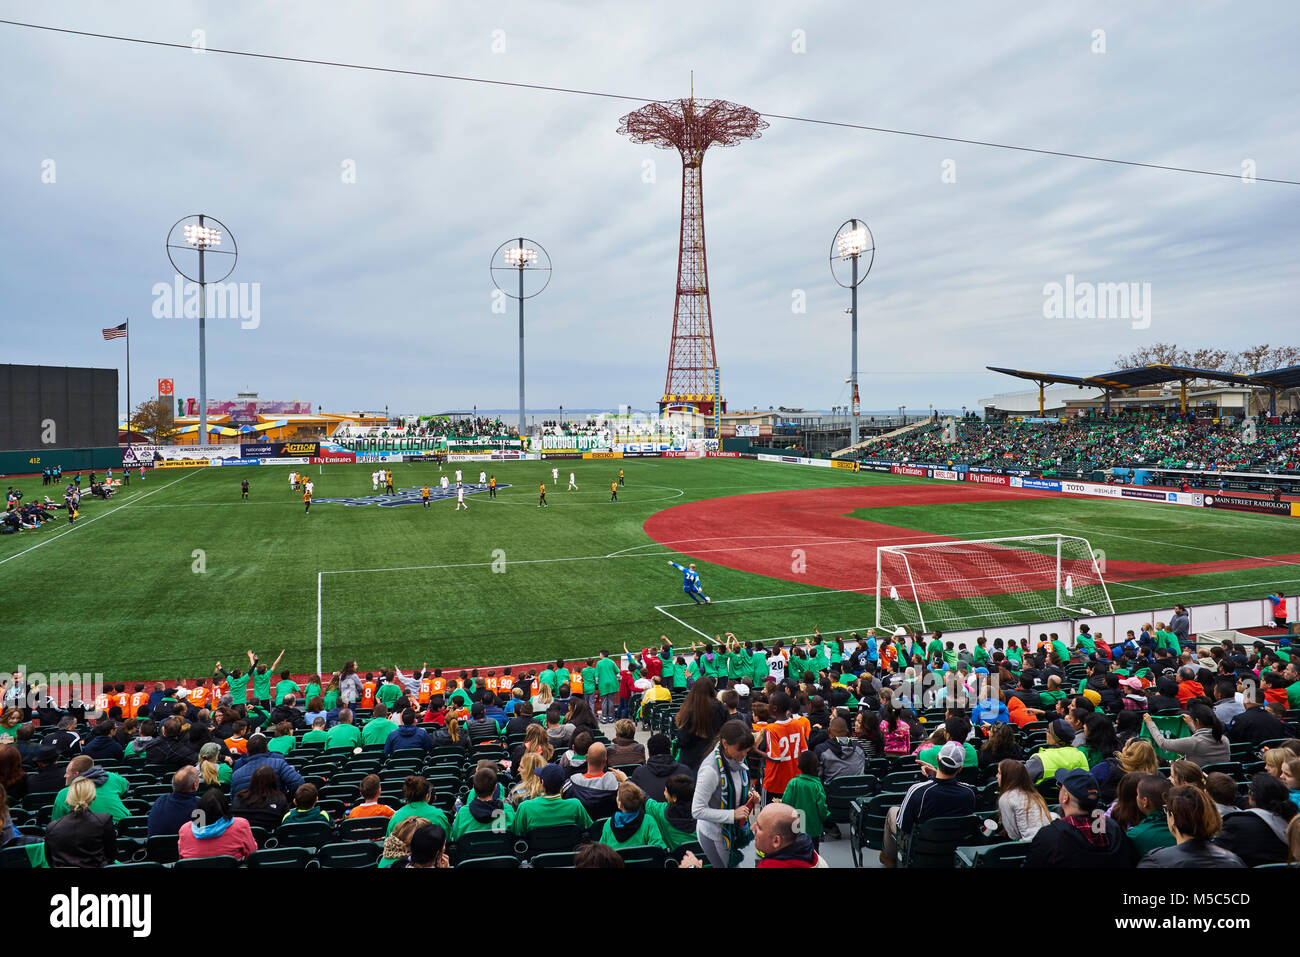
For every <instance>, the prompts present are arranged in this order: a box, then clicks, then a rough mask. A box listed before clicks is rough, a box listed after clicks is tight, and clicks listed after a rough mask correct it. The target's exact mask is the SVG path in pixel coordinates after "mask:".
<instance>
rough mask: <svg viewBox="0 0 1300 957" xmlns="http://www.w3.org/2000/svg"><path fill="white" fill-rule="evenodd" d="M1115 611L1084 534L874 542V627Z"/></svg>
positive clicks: (1008, 621)
mask: <svg viewBox="0 0 1300 957" xmlns="http://www.w3.org/2000/svg"><path fill="white" fill-rule="evenodd" d="M1110 614H1114V607H1113V606H1112V605H1111V603H1110V593H1109V592H1108V591H1107V589H1106V582H1105V579H1103V578H1102V574H1101V568H1100V566H1099V565H1098V563H1097V559H1096V556H1095V555H1094V553H1093V550H1092V545H1091V544H1090V543H1089V542H1088V540H1087V539H1086V538H1078V537H1076V536H1073V535H1024V536H1019V537H1014V538H985V539H979V540H971V541H959V542H930V543H927V544H920V545H885V546H880V547H878V548H877V549H876V627H877V628H889V629H891V630H892V629H894V628H897V627H898V626H900V625H904V626H907V627H910V628H920V629H921V630H922V631H931V630H933V629H936V628H937V629H941V630H945V631H946V630H951V629H954V628H960V627H971V628H985V627H993V626H997V625H1012V624H1024V623H1026V622H1030V621H1051V620H1054V619H1057V618H1063V617H1069V618H1088V617H1092V616H1093V615H1110Z"/></svg>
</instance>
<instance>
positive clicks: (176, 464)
mask: <svg viewBox="0 0 1300 957" xmlns="http://www.w3.org/2000/svg"><path fill="white" fill-rule="evenodd" d="M220 464H221V462H220V460H218V459H158V460H157V461H156V462H154V463H153V467H154V468H156V469H202V468H207V467H208V466H209V465H220Z"/></svg>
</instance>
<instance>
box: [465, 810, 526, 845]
mask: <svg viewBox="0 0 1300 957" xmlns="http://www.w3.org/2000/svg"><path fill="white" fill-rule="evenodd" d="M503 822H504V823H503ZM514 824H515V809H514V808H513V807H511V806H510V805H509V804H503V805H502V806H501V808H500V812H499V813H498V814H497V816H496V817H494V818H493V819H492V820H490V821H486V822H485V821H480V820H479V819H478V818H476V817H475V816H474V815H473V814H471V813H470V810H469V805H468V804H466V805H465V806H463V807H462V808H461V809H460V810H459V811H457V812H456V820H454V821H452V824H451V837H450V838H449V839H450V840H452V841H455V840H458V839H459V838H460V836H461V835H462V834H468V833H470V832H471V831H495V832H497V833H500V834H513V833H514Z"/></svg>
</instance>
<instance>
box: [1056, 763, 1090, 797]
mask: <svg viewBox="0 0 1300 957" xmlns="http://www.w3.org/2000/svg"><path fill="white" fill-rule="evenodd" d="M1056 783H1057V784H1059V785H1060V786H1061V787H1063V788H1065V789H1066V790H1067V791H1069V792H1070V793H1071V794H1073V795H1074V796H1075V797H1076V798H1078V799H1079V800H1080V801H1095V800H1097V797H1098V795H1099V794H1100V793H1101V788H1100V787H1099V786H1098V784H1097V779H1096V778H1095V777H1093V776H1092V772H1091V771H1085V770H1083V769H1082V768H1068V769H1067V768H1062V769H1061V770H1060V771H1057V772H1056Z"/></svg>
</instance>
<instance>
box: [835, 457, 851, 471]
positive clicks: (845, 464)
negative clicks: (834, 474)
mask: <svg viewBox="0 0 1300 957" xmlns="http://www.w3.org/2000/svg"><path fill="white" fill-rule="evenodd" d="M831 468H833V469H844V470H845V471H846V472H856V471H857V470H858V463H857V462H853V461H850V460H840V459H831Z"/></svg>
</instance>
